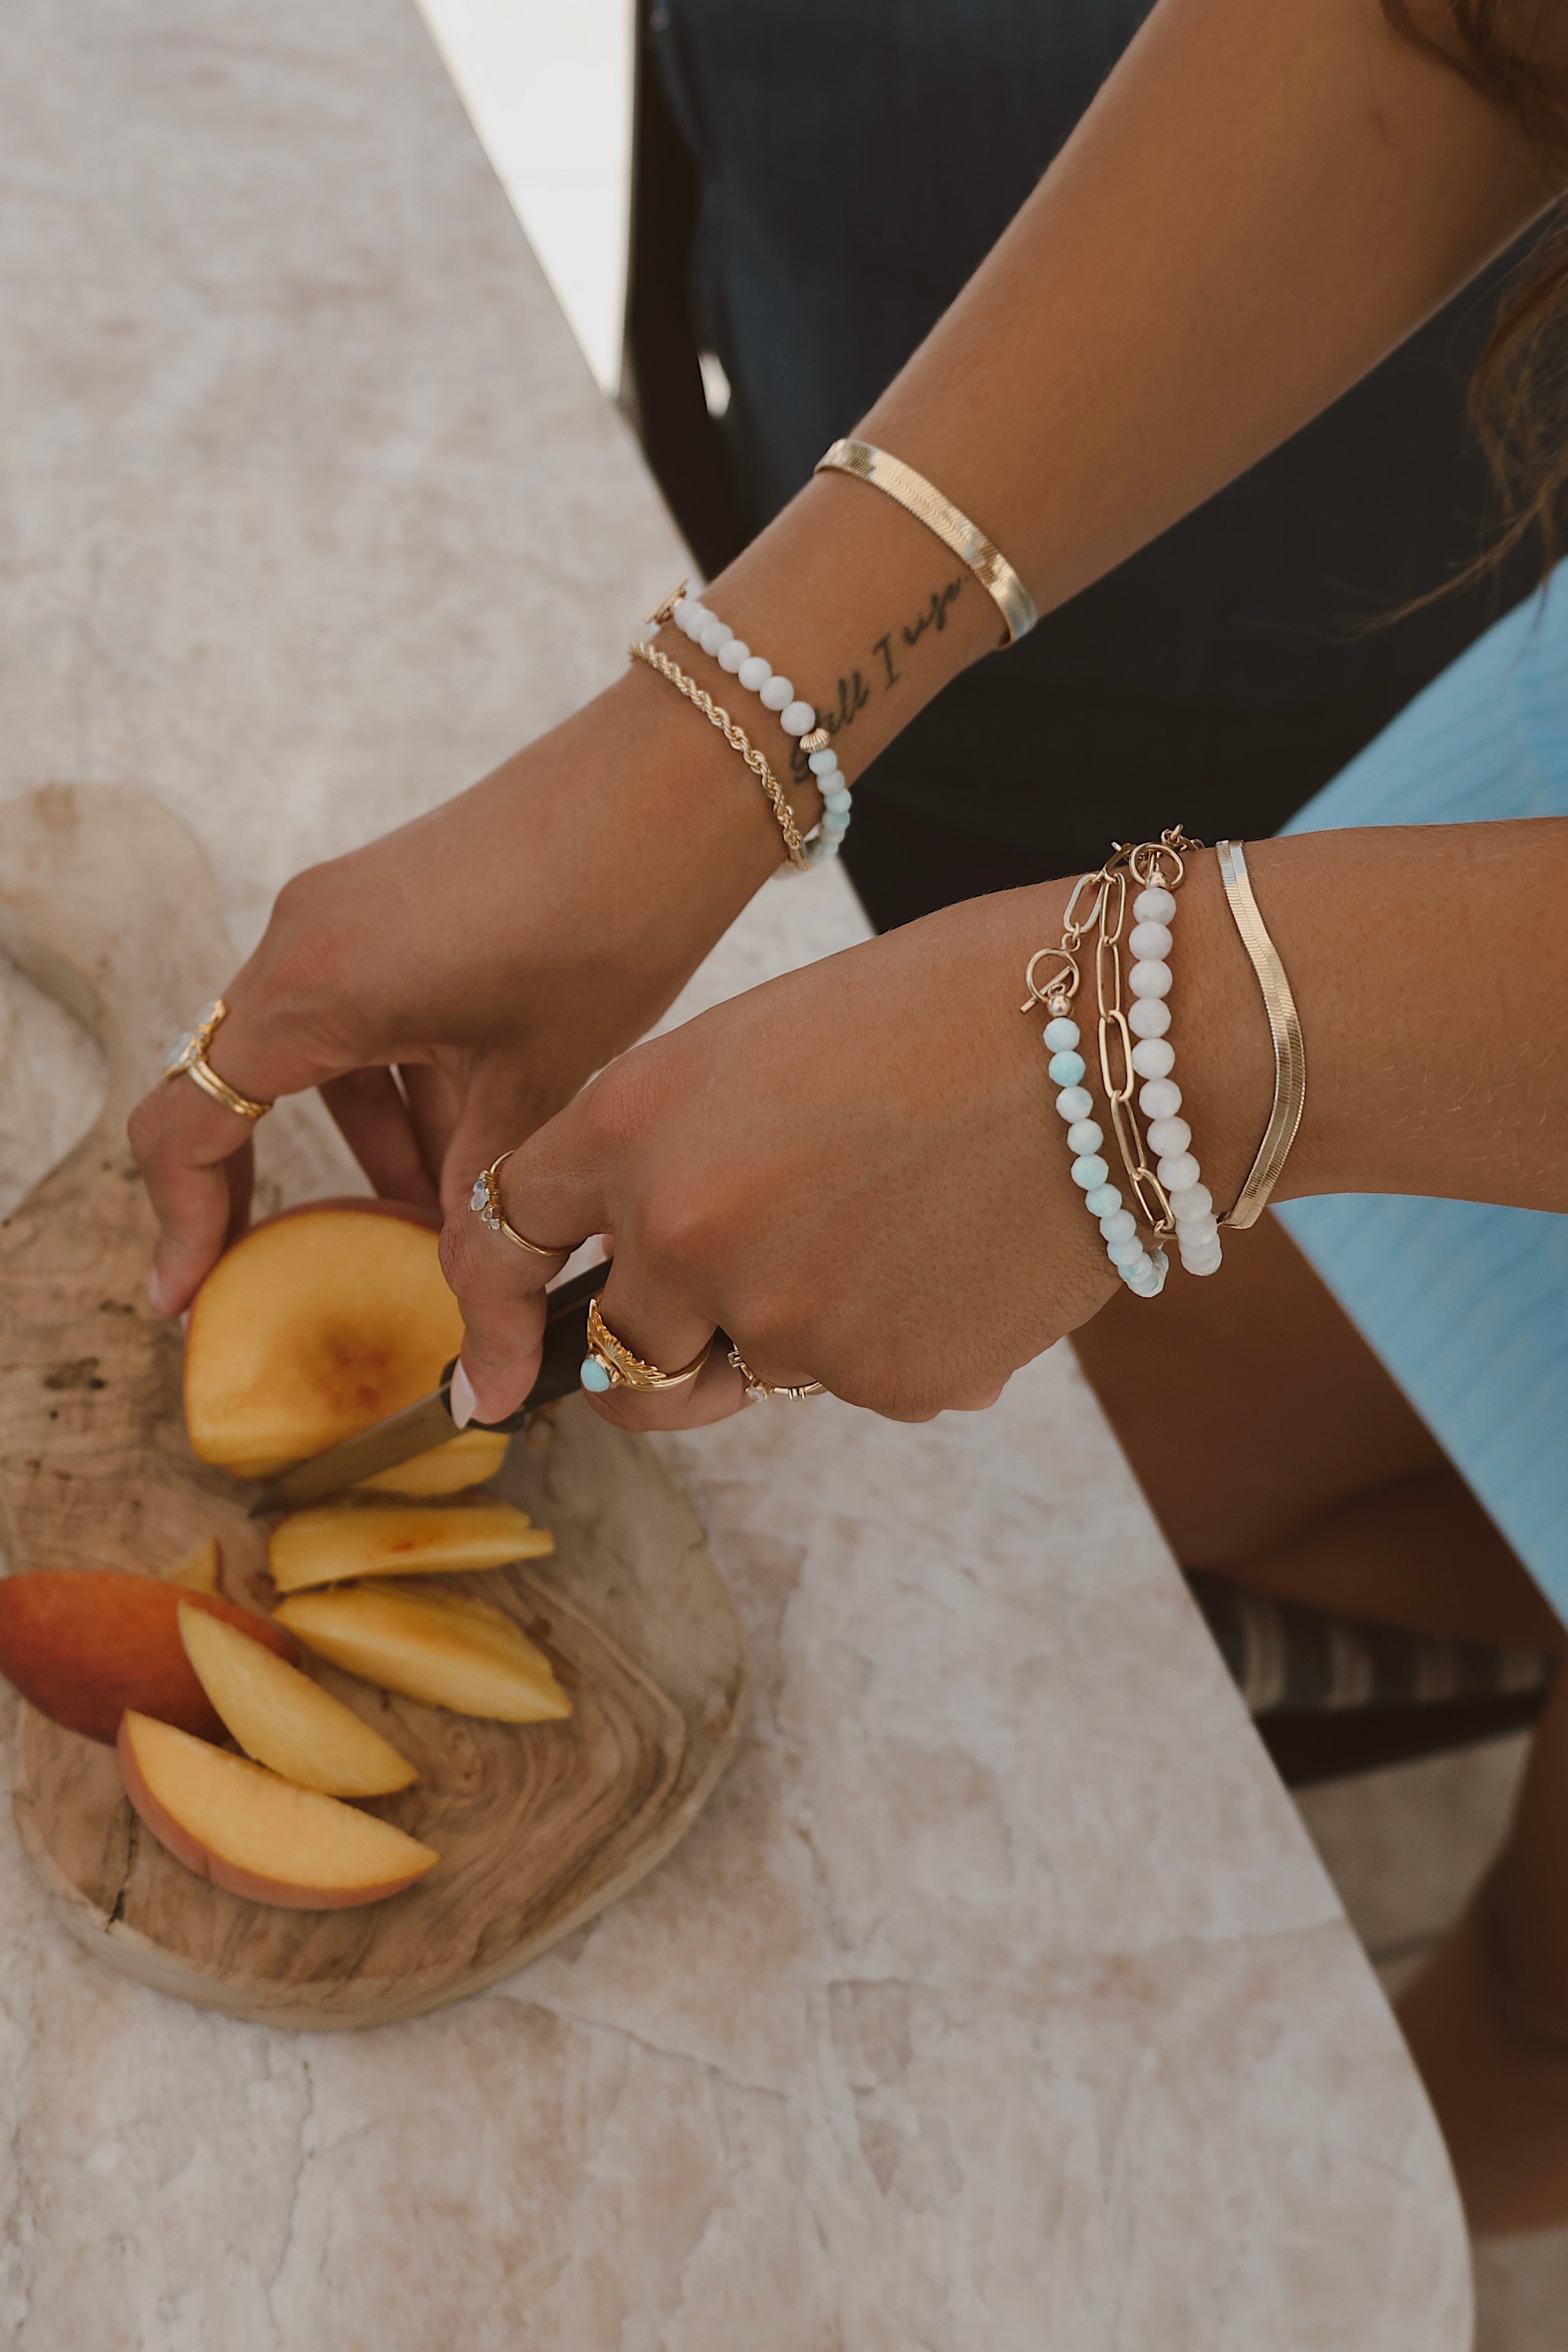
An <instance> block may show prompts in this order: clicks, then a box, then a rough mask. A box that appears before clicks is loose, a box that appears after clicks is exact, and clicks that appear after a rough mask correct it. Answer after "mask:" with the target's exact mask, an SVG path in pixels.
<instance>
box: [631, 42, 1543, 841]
mask: <svg viewBox="0 0 1568 2352" xmlns="http://www.w3.org/2000/svg"><path fill="white" fill-rule="evenodd" d="M1443 14H1444V12H1443V10H1442V9H1441V8H1440V7H1437V8H1435V9H1434V18H1435V21H1438V22H1440V21H1441V20H1442V16H1443ZM1546 193H1547V192H1546V190H1545V189H1544V187H1543V185H1542V183H1541V181H1540V179H1539V177H1538V175H1537V173H1536V170H1535V167H1534V165H1533V163H1531V158H1530V155H1529V152H1528V150H1527V146H1526V142H1525V140H1524V138H1523V135H1522V133H1521V131H1520V130H1519V128H1518V126H1517V125H1515V124H1514V123H1513V122H1512V121H1510V119H1509V118H1507V117H1506V116H1505V115H1504V114H1502V113H1501V112H1500V110H1498V109H1497V108H1495V107H1494V106H1493V105H1491V104H1490V103H1489V101H1487V100H1483V99H1482V98H1481V97H1479V95H1478V94H1477V93H1476V91H1475V90H1473V89H1471V88H1470V87H1469V86H1468V84H1467V83H1465V82H1464V81H1463V80H1461V79H1460V78H1459V77H1458V75H1457V74H1455V73H1452V72H1450V71H1449V70H1447V68H1445V67H1443V66H1442V65H1441V64H1439V63H1437V62H1436V61H1435V60H1434V59H1432V58H1429V57H1427V56H1426V55H1424V54H1422V53H1421V52H1420V51H1418V50H1417V49H1415V47H1412V46H1411V45H1410V44H1409V43H1407V42H1405V41H1403V40H1401V39H1399V38H1398V37H1396V36H1394V34H1393V33H1392V32H1391V31H1390V30H1389V29H1388V27H1387V26H1386V24H1385V23H1384V17H1383V14H1382V11H1381V8H1380V6H1379V5H1378V0H1293V5H1284V4H1283V0H1161V5H1159V6H1157V7H1156V8H1155V10H1154V12H1153V14H1152V16H1151V17H1150V19H1149V21H1148V23H1147V25H1146V26H1145V27H1144V29H1143V31H1142V34H1141V35H1140V36H1139V37H1138V38H1137V39H1136V40H1135V41H1134V42H1133V44H1132V46H1131V48H1130V49H1129V51H1128V53H1127V55H1126V56H1125V57H1124V58H1123V59H1122V61H1121V65H1120V66H1119V67H1118V68H1117V70H1116V72H1115V73H1114V74H1112V75H1111V77H1110V79H1109V81H1108V82H1107V83H1106V85H1105V88H1104V89H1103V90H1102V91H1101V93H1100V97H1099V99H1098V100H1097V101H1096V103H1095V104H1094V106H1093V107H1092V108H1091V109H1090V110H1089V113H1088V115H1087V116H1086V117H1085V118H1084V120H1083V121H1082V122H1081V124H1080V125H1079V129H1078V131H1077V132H1076V133H1075V135H1074V137H1073V138H1072V140H1071V141H1070V142H1068V146H1067V148H1066V149H1065V150H1064V151H1063V152H1062V153H1061V155H1060V156H1059V157H1058V159H1057V162H1056V163H1054V164H1053V166H1052V168H1051V169H1050V171H1049V172H1047V174H1046V176H1045V178H1044V180H1043V181H1042V183H1041V184H1040V186H1039V188H1038V189H1037V192H1036V194H1035V195H1034V196H1033V197H1032V198H1031V199H1030V201H1029V202H1028V204H1026V205H1025V207H1024V208H1023V210H1022V212H1021V213H1020V214H1019V215H1018V216H1017V218H1016V220H1015V222H1014V223H1013V226H1011V228H1010V229H1009V230H1008V231H1007V233H1006V235H1005V236H1004V237H1003V238H1002V239H1001V241H1000V243H999V244H998V245H997V247H995V249H994V252H993V253H992V255H991V256H990V257H989V259H988V260H987V261H986V262H985V263H984V266H983V267H982V268H981V269H980V270H979V271H978V272H977V273H976V275H975V277H974V278H973V279H972V280H971V282H970V284H969V286H968V287H967V288H966V289H965V290H964V292H963V294H962V295H961V296H960V298H959V299H958V300H957V301H956V302H955V303H954V304H953V306H952V309H951V310H949V312H948V313H947V315H946V316H945V317H944V318H943V319H942V320H941V322H940V323H939V324H938V326H937V327H936V329H935V330H934V331H933V332H932V333H931V336H930V337H929V338H928V339H927V341H926V342H925V343H924V344H923V345H922V347H921V350H920V351H918V352H916V353H915V355H914V356H913V358H912V359H911V360H910V362H909V363H908V365H907V366H906V367H905V368H904V369H903V371H902V372H901V373H900V375H899V376H898V377H897V379H896V380H895V381H894V383H892V384H891V385H890V386H889V389H888V391H887V392H886V393H885V394H883V396H882V397H881V398H880V399H879V401H878V402H877V404H876V405H875V406H874V408H873V409H872V410H871V412H870V414H869V415H868V417H867V418H866V419H865V420H863V422H862V423H861V424H860V425H858V426H857V428H856V429H857V431H858V433H859V435H860V436H862V437H863V438H866V439H868V440H870V441H872V442H874V443H877V444H879V445H880V446H885V447H887V448H889V450H891V451H892V452H893V453H894V454H895V455H897V456H899V457H901V458H903V459H904V460H905V461H906V462H908V463H910V464H911V465H913V466H914V467H917V468H918V469H919V470H920V471H921V472H922V473H924V474H925V475H926V476H927V477H928V478H929V479H931V481H932V482H933V483H934V484H936V486H937V487H938V488H940V489H941V490H942V492H943V493H944V494H945V495H946V496H947V497H948V498H949V499H951V500H952V502H953V503H955V504H956V505H957V506H958V507H959V508H961V509H963V511H964V512H965V513H967V514H968V515H969V516H970V517H971V518H972V519H973V520H974V521H975V522H977V523H978V524H979V525H980V527H981V528H982V530H984V531H986V532H987V533H988V535H989V536H990V537H991V538H992V539H993V540H994V541H995V542H996V543H997V544H998V545H999V546H1000V547H1001V548H1002V549H1003V551H1005V554H1006V555H1007V556H1008V558H1009V559H1010V561H1011V562H1013V564H1014V565H1015V567H1016V569H1017V570H1018V571H1019V572H1021V573H1022V574H1023V576H1024V578H1025V580H1026V583H1027V584H1028V586H1029V588H1030V589H1031V591H1032V593H1033V594H1034V596H1035V600H1036V603H1037V605H1038V607H1039V608H1040V609H1041V610H1042V611H1045V610H1047V609H1048V608H1049V607H1050V606H1052V605H1054V604H1059V603H1060V602H1062V601H1063V600H1064V599H1065V598H1067V597H1068V596H1071V595H1072V594H1074V593H1076V592H1077V591H1078V590H1079V589H1080V588H1082V587H1083V586H1085V585H1086V584H1087V583H1089V581H1091V580H1093V579H1094V578H1096V577H1097V576H1098V575H1099V574H1100V573H1101V572H1105V571H1106V570H1108V569H1109V568H1110V567H1111V566H1112V565H1114V564H1115V563H1117V562H1121V560H1122V559H1123V558H1124V557H1125V556H1127V555H1128V554H1130V553H1131V551H1133V550H1134V549H1136V548H1137V547H1138V546H1140V545H1142V543H1143V542H1144V541H1148V540H1150V539H1152V538H1153V537H1154V536H1156V535H1157V534H1158V533H1159V532H1160V531H1162V530H1164V529H1165V528H1167V527H1168V526H1169V525H1170V524H1171V523H1172V522H1173V521H1174V520H1177V519H1178V518H1179V517H1180V516H1181V515H1182V514H1184V513H1185V512H1187V511H1188V510H1189V509H1192V508H1193V507H1194V506H1196V505H1198V504H1199V503H1201V501H1202V500H1203V499H1205V498H1207V497H1209V496H1210V495H1211V494H1212V493H1213V492H1214V491H1215V490H1216V489H1217V488H1220V487H1221V486H1222V485H1223V484H1224V483H1226V481H1228V480H1230V479H1231V478H1233V477H1235V476H1236V475H1237V474H1238V473H1240V472H1242V471H1243V470H1245V468H1246V467H1248V466H1249V465H1251V464H1253V463H1254V462H1255V461H1256V460H1257V459H1258V457H1261V456H1263V455H1264V454H1265V453H1266V452H1267V451H1268V449H1270V448H1272V447H1274V446H1276V445H1277V444H1278V443H1279V441H1281V440H1283V439H1284V438H1286V437H1287V436H1289V434H1291V433H1292V432H1294V431H1295V430H1296V429H1297V428H1298V427H1299V426H1300V425H1303V424H1304V423H1306V422H1307V421H1308V419H1310V417H1311V416H1312V415H1314V414H1316V412H1317V411H1318V410H1319V409H1321V407H1323V406H1324V405H1325V404H1328V403H1329V402H1331V401H1332V400H1333V399H1335V398H1336V397H1337V396H1338V395H1339V394H1341V393H1342V392H1343V391H1344V390H1345V389H1346V388H1347V387H1348V386H1349V385H1350V384H1351V383H1353V382H1354V381H1355V380H1356V379H1357V378H1358V377H1359V376H1360V375H1362V374H1363V373H1365V371H1366V370H1367V369H1369V368H1371V367H1372V366H1373V365H1374V364H1375V363H1376V362H1378V361H1379V360H1380V359H1381V358H1383V357H1384V354H1385V353H1386V352H1388V351H1389V350H1391V349H1392V348H1393V347H1394V345H1395V344H1396V343H1398V342H1399V341H1402V340H1403V339H1404V338H1405V336H1406V335H1407V334H1409V333H1410V332H1411V331H1413V330H1414V329H1415V327H1416V326H1417V325H1418V324H1419V323H1420V322H1421V320H1423V319H1425V318H1426V316H1427V315H1428V314H1429V313H1430V312H1431V311H1432V310H1434V309H1436V307H1437V306H1439V305H1440V304H1441V303H1442V302H1443V301H1444V299H1446V298H1447V296H1449V295H1450V294H1451V293H1452V292H1453V291H1454V290H1455V289H1456V288H1457V287H1458V286H1459V285H1460V284H1462V283H1463V282H1464V280H1465V279H1466V278H1468V277H1469V276H1470V275H1472V274H1473V273H1474V272H1475V271H1476V270H1477V269H1478V268H1479V267H1480V266H1481V265H1482V263H1483V262H1484V261H1485V260H1486V259H1487V258H1488V257H1489V256H1490V255H1491V254H1493V253H1494V252H1495V251H1496V250H1497V249H1498V248H1499V247H1500V246H1502V245H1504V244H1506V243H1507V242H1508V240H1509V239H1510V237H1511V236H1514V235H1515V234H1516V233H1517V231H1518V230H1519V229H1520V228H1521V226H1523V225H1524V224H1525V223H1526V222H1527V221H1528V220H1529V219H1530V218H1531V216H1532V215H1533V214H1535V213H1536V212H1537V211H1538V210H1539V209H1540V208H1541V206H1542V203H1543V202H1544V200H1545V196H1546ZM705 602H707V603H708V604H710V607H711V609H712V610H713V611H714V612H715V613H716V614H718V615H719V616H720V617H721V618H722V619H723V620H724V621H726V622H727V623H728V624H729V625H731V627H732V628H734V629H735V630H737V631H738V632H739V633H740V635H742V637H744V638H745V640H746V641H747V643H748V644H750V645H752V646H753V647H754V648H755V649H757V650H760V651H762V652H763V653H764V654H765V655H766V656H767V657H768V659H769V660H770V661H771V662H773V665H774V666H775V667H779V668H783V669H784V670H786V671H787V674H788V675H789V677H791V679H792V681H793V682H794V683H795V687H796V688H797V689H798V690H799V691H800V692H801V693H802V694H803V695H804V696H805V698H806V699H808V700H809V701H810V702H811V703H812V704H813V705H814V707H815V708H816V709H817V711H818V713H819V714H820V715H821V716H823V717H824V718H825V719H826V721H827V723H828V724H829V725H830V726H831V727H832V728H833V729H834V730H835V733H834V745H835V749H836V750H837V752H838V755H839V759H840V761H841V763H842V765H843V767H844V768H845V770H846V772H847V774H848V775H849V776H850V777H851V779H853V778H854V777H855V776H856V775H858V773H859V772H860V771H861V770H862V769H863V768H864V767H865V766H866V765H867V763H868V761H869V760H870V759H871V758H872V757H874V756H875V754H876V752H877V751H879V750H881V749H882V748H883V746H884V744H885V743H886V742H887V741H889V740H890V738H891V737H892V736H893V735H895V734H896V733H897V732H898V731H899V730H900V728H902V727H903V726H905V725H907V724H908V723H909V720H910V719H911V718H913V717H914V716H915V714H916V712H917V711H918V710H919V709H921V706H922V704H923V703H924V702H925V701H927V700H928V699H929V698H930V697H931V695H932V694H934V693H935V692H937V691H938V690H940V688H941V687H942V686H943V685H944V684H946V682H947V681H948V679H949V678H951V677H952V676H954V675H955V674H956V672H957V671H959V670H960V669H962V668H963V667H966V666H967V665H968V664H969V663H970V662H972V661H974V660H976V659H978V658H979V657H981V656H983V655H984V654H985V653H986V652H988V651H989V650H990V649H991V648H992V647H993V646H995V645H996V643H997V639H998V635H999V633H1000V619H999V616H998V614H997V613H996V611H995V608H994V606H993V605H992V604H991V603H990V600H989V599H988V598H987V596H986V595H985V593H984V590H983V589H981V588H980V587H979V586H978V585H977V583H975V582H974V581H973V579H972V578H971V577H970V576H969V575H968V574H967V573H965V572H964V571H963V566H962V565H961V564H960V563H958V562H956V560H954V559H952V558H950V557H949V556H948V555H947V554H946V552H945V551H944V550H943V549H942V546H941V544H940V543H939V542H938V541H936V540H935V539H934V538H932V537H931V534H929V533H928V532H927V531H926V530H924V528H923V526H922V525H921V524H920V523H919V522H917V521H914V520H911V519H910V517H908V516H907V515H905V514H903V513H902V512H900V509H898V508H896V507H895V506H893V505H892V504H891V502H890V501H889V500H888V499H885V498H883V497H882V496H881V495H879V493H878V492H877V491H876V490H875V489H872V488H868V487H867V486H865V485H864V484H861V483H858V482H854V481H850V480H847V479H846V478H843V477H842V476H837V475H828V476H821V477H817V478H815V479H814V480H813V481H812V482H811V483H810V484H809V485H807V486H806V488H805V489H804V490H803V491H802V492H801V493H800V494H799V496H798V497H797V498H796V499H795V500H794V501H793V502H792V504H791V505H790V506H789V507H788V508H787V509H785V511H784V513H783V514H782V515H781V516H780V517H779V519H778V520H777V521H776V522H775V523H774V524H773V525H772V526H771V528H770V529H769V530H766V531H764V532H763V534H762V536H761V537H760V538H759V539H758V540H757V541H755V542H753V544H752V546H751V547H750V548H748V549H747V550H746V551H745V552H744V554H742V556H741V557H740V558H739V560H738V561H737V562H734V563H733V564H731V566H730V567H729V568H728V569H727V570H726V571H725V572H723V573H722V574H721V577H720V578H719V579H718V580H717V581H715V583H713V585H712V588H711V590H710V592H705ZM932 615H935V616H936V617H938V618H940V619H941V621H942V624H943V625H942V627H941V629H940V630H939V629H937V628H936V627H935V626H934V625H932V623H931V616H932ZM922 620H923V621H924V622H925V626H924V629H923V631H922V629H921V623H922ZM917 633H918V641H917ZM668 642H669V643H670V645H671V646H672V647H673V649H674V650H676V651H677V652H678V653H679V654H680V657H681V659H682V661H683V663H685V664H686V665H687V666H689V668H690V669H691V670H692V672H693V673H694V674H695V675H697V676H698V677H699V678H700V681H701V683H702V684H703V685H704V686H706V687H708V688H710V690H711V691H714V692H721V691H722V690H723V689H725V688H726V687H727V688H728V693H729V696H730V697H731V698H732V697H733V695H734V692H735V689H734V686H733V681H732V680H726V678H725V677H724V674H723V673H722V672H721V670H720V668H719V667H718V665H717V664H716V663H714V662H712V661H710V660H709V659H708V658H707V657H706V656H703V655H702V654H701V653H700V651H695V650H690V649H689V650H688V651H687V652H681V647H682V646H683V644H684V640H682V639H680V638H679V635H678V634H677V633H675V632H670V633H669V635H668ZM773 736H774V738H775V739H776V740H771V741H770V743H769V745H768V748H769V749H770V751H771V753H772V754H773V756H775V757H776V758H777V759H779V760H780V761H783V759H784V758H786V757H788V756H789V747H788V746H787V745H785V744H784V742H783V740H782V738H779V737H778V735H777V730H776V729H775V730H773ZM794 768H795V775H796V779H797V782H798V783H799V785H800V786H801V788H802V789H803V791H804V793H805V796H806V800H807V804H808V806H809V805H810V783H809V779H807V778H806V777H805V773H804V769H805V762H804V761H802V760H800V759H799V758H798V756H797V757H795V760H794Z"/></svg>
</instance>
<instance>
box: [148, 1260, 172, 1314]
mask: <svg viewBox="0 0 1568 2352" xmlns="http://www.w3.org/2000/svg"><path fill="white" fill-rule="evenodd" d="M147 1303H148V1305H149V1306H150V1307H152V1309H153V1314H154V1315H166V1314H167V1313H168V1311H169V1310H168V1307H166V1306H165V1305H164V1303H163V1276H162V1275H161V1274H160V1273H159V1271H158V1269H157V1267H156V1266H154V1267H153V1271H152V1273H151V1274H150V1275H149V1276H147Z"/></svg>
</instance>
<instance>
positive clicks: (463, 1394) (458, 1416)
mask: <svg viewBox="0 0 1568 2352" xmlns="http://www.w3.org/2000/svg"><path fill="white" fill-rule="evenodd" d="M476 1402H477V1400H476V1398H475V1396H474V1384H473V1382H472V1381H470V1380H469V1378H468V1373H467V1372H466V1371H465V1370H464V1369H463V1362H462V1359H461V1357H459V1358H458V1362H457V1365H456V1367H455V1369H454V1370H453V1373H452V1386H451V1390H450V1391H449V1394H448V1397H447V1409H448V1411H449V1412H450V1413H451V1416H452V1419H453V1420H454V1421H455V1422H456V1423H457V1424H458V1428H459V1429H467V1427H468V1423H469V1422H470V1421H472V1419H473V1417H474V1409H475V1404H476Z"/></svg>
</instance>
